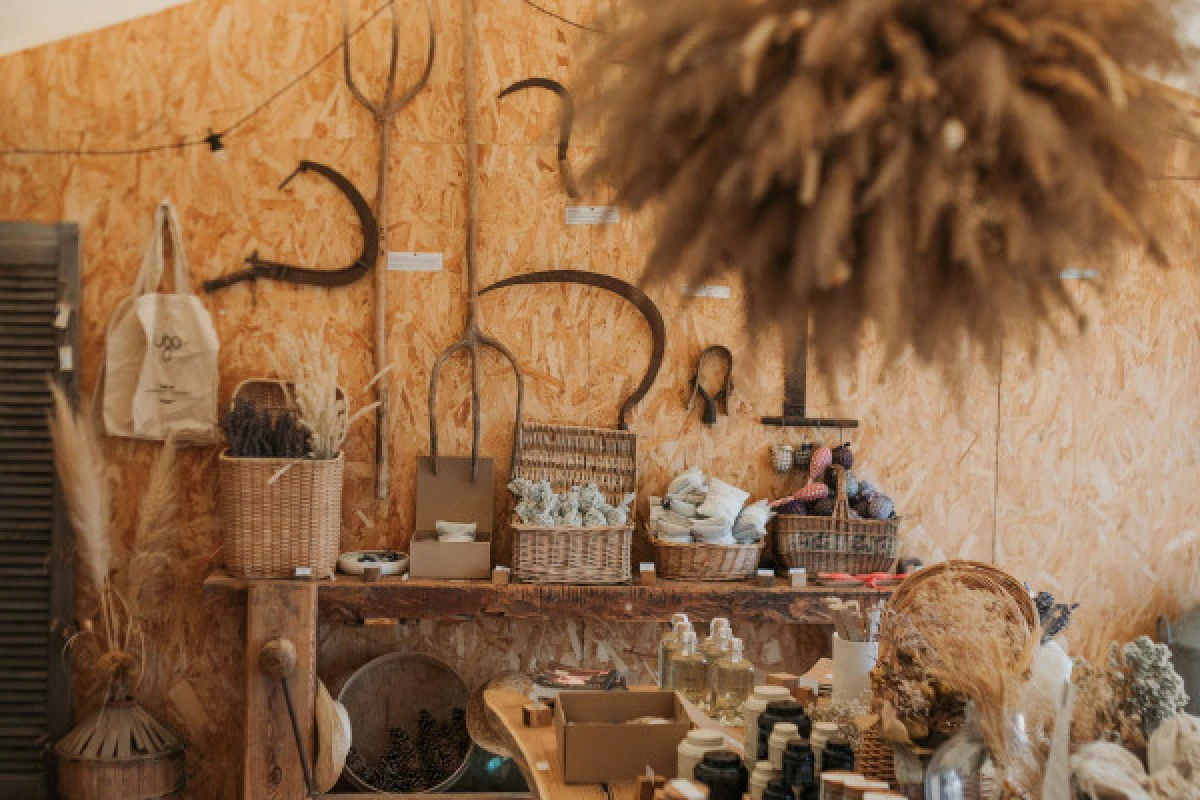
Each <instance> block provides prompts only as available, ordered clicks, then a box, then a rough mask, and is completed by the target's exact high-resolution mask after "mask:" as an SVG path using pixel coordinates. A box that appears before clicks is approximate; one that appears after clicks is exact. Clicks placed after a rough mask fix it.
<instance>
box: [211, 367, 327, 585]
mask: <svg viewBox="0 0 1200 800" xmlns="http://www.w3.org/2000/svg"><path fill="white" fill-rule="evenodd" d="M234 397H235V398H252V399H254V400H255V401H256V402H258V403H260V404H264V405H268V406H275V407H284V406H285V405H286V404H287V395H286V392H285V391H284V388H283V384H281V383H279V382H278V381H273V380H252V381H243V382H242V383H241V384H240V385H239V386H238V387H237V389H236V390H235V391H234ZM344 466H345V460H344V458H343V457H342V455H341V454H339V455H338V457H337V458H332V459H327V460H321V461H317V460H313V459H298V458H234V457H232V456H229V455H227V454H225V453H222V454H221V455H220V459H219V473H218V475H219V482H220V483H219V497H220V507H221V528H222V533H223V536H224V550H225V566H226V568H227V569H228V570H229V573H230V574H231V575H234V576H237V577H242V578H291V577H294V576H295V575H296V570H297V569H308V570H311V574H312V576H313V577H317V578H324V577H327V576H329V575H332V574H333V571H334V568H335V567H336V565H337V557H338V544H339V540H340V538H341V525H342V481H343V468H344Z"/></svg>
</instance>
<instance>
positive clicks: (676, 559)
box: [652, 539, 763, 581]
mask: <svg viewBox="0 0 1200 800" xmlns="http://www.w3.org/2000/svg"><path fill="white" fill-rule="evenodd" d="M652 541H653V543H654V570H655V573H656V574H657V575H658V577H660V578H662V579H664V580H668V581H740V580H745V579H746V578H750V577H753V575H754V571H755V570H756V569H758V559H759V557H760V556H761V555H762V550H763V543H762V542H755V543H754V544H676V543H674V542H663V541H659V540H657V539H655V540H652Z"/></svg>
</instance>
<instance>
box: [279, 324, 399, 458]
mask: <svg viewBox="0 0 1200 800" xmlns="http://www.w3.org/2000/svg"><path fill="white" fill-rule="evenodd" d="M281 350H282V351H283V355H284V358H285V359H286V360H287V365H286V366H281V365H280V364H279V362H278V360H277V359H276V358H275V356H274V354H272V355H271V358H272V360H273V361H274V365H275V370H276V372H277V373H278V374H279V375H281V376H286V378H285V380H290V382H291V390H290V396H289V397H288V402H289V404H290V405H292V406H294V407H295V409H296V413H297V414H298V415H299V418H300V424H301V425H302V426H303V427H304V428H305V429H306V430H308V432H309V433H310V434H312V438H311V445H312V453H311V457H312V458H317V459H329V458H337V457H338V454H340V453H341V452H342V445H343V444H345V443H346V437H347V436H349V435H350V427H351V426H352V425H353V424H354V423H355V422H357V421H358V420H359V419H361V418H362V417H364V416H366V415H367V414H369V413H370V412H371V411H373V410H375V409H376V408H377V407H378V406H379V403H371V404H370V405H367V406H364V407H363V408H360V409H359V410H358V411H355V412H353V413H351V412H350V408H349V404H348V403H347V401H346V397H345V394H344V393H343V392H342V390H341V388H340V387H339V386H338V375H339V361H338V355H337V352H336V351H335V350H333V349H331V348H329V347H327V346H326V344H325V329H324V326H322V327H320V328H318V329H316V330H309V331H305V332H304V334H303V335H302V336H301V337H300V339H299V341H297V340H296V339H295V338H293V337H292V336H290V335H288V336H284V337H282V340H281ZM388 369H390V368H385V369H384V370H383V371H381V372H380V373H379V374H378V375H376V376H375V377H374V378H372V379H371V381H370V382H369V383H368V384H367V386H366V387H365V388H367V389H369V388H370V387H371V386H373V385H374V384H375V381H377V380H379V379H380V378H381V377H382V376H383V375H384V374H385V373H386V372H387V371H388Z"/></svg>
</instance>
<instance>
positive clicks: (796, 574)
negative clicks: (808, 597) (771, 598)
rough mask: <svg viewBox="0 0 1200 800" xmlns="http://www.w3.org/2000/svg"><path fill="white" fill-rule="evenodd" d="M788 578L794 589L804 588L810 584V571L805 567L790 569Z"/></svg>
mask: <svg viewBox="0 0 1200 800" xmlns="http://www.w3.org/2000/svg"><path fill="white" fill-rule="evenodd" d="M788 580H789V581H791V584H792V588H793V589H803V588H804V587H806V586H808V571H807V570H804V569H790V570H788Z"/></svg>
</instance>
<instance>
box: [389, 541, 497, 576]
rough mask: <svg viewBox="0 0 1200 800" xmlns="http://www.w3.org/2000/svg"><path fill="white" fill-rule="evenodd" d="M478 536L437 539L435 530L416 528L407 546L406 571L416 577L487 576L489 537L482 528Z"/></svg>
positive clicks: (489, 566)
mask: <svg viewBox="0 0 1200 800" xmlns="http://www.w3.org/2000/svg"><path fill="white" fill-rule="evenodd" d="M485 536H486V538H485ZM478 537H479V538H477V539H476V540H475V541H473V542H439V541H438V539H437V534H436V533H434V532H432V531H417V533H415V534H413V540H412V542H410V543H409V546H408V558H409V562H408V574H409V575H410V576H412V577H413V578H418V579H421V578H442V579H448V580H460V581H467V580H484V581H486V580H490V579H491V577H492V537H491V535H490V534H484V533H482V532H480V533H479V534H478Z"/></svg>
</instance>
